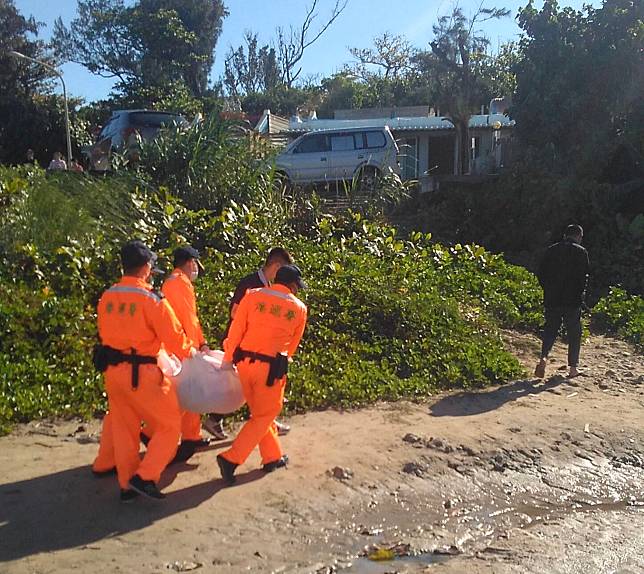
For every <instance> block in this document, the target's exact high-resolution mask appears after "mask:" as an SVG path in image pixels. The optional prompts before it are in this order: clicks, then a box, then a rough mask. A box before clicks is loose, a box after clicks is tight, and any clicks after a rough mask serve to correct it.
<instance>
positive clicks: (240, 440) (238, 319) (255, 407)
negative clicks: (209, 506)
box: [222, 284, 307, 464]
mask: <svg viewBox="0 0 644 574" xmlns="http://www.w3.org/2000/svg"><path fill="white" fill-rule="evenodd" d="M306 316H307V310H306V306H305V305H304V303H302V301H300V300H299V299H298V298H297V297H295V295H293V294H292V293H291V292H290V290H289V288H288V287H286V286H284V285H280V284H275V285H272V286H271V287H263V288H260V289H249V290H248V291H247V292H246V295H245V296H244V298H243V299H242V300H241V303H240V304H239V307H238V308H237V312H236V313H235V318H234V319H233V322H232V324H231V326H230V332H229V334H228V337H227V339H226V340H225V341H224V361H231V360H232V357H233V352H234V351H235V349H236V348H237V347H239V348H241V349H243V350H244V351H253V352H256V353H261V354H264V355H270V356H275V355H277V354H278V353H287V354H288V356H289V357H291V356H293V354H294V353H295V351H296V349H297V346H298V345H299V343H300V339H301V338H302V334H303V333H304V327H305V325H306ZM269 369H270V366H269V364H268V363H263V362H260V361H252V360H251V359H248V358H246V359H244V360H243V361H241V362H239V363H238V364H237V371H238V372H239V378H240V381H241V385H242V389H243V392H244V397H245V398H246V403H247V404H248V408H249V409H250V419H249V420H248V421H247V422H246V423H245V424H244V426H243V427H242V429H241V431H240V432H239V434H238V435H237V437H236V438H235V440H234V441H233V444H232V445H231V447H230V449H228V450H227V451H225V452H223V453H222V456H223V457H224V458H226V459H227V460H228V461H230V462H232V463H235V464H243V463H244V461H245V460H246V459H247V458H248V456H249V455H250V453H251V452H252V451H253V449H254V448H255V447H256V446H257V445H259V452H260V454H261V456H262V462H263V463H264V464H266V463H269V462H274V461H277V460H279V459H280V458H281V456H282V447H281V446H280V442H279V439H278V438H277V430H276V428H275V425H274V422H273V421H274V420H275V418H276V417H277V415H278V414H279V413H280V411H281V410H282V403H283V400H284V387H285V386H286V377H283V378H282V379H280V380H278V381H275V383H274V384H273V386H270V387H269V386H268V385H267V384H266V383H267V380H266V379H267V377H268V371H269Z"/></svg>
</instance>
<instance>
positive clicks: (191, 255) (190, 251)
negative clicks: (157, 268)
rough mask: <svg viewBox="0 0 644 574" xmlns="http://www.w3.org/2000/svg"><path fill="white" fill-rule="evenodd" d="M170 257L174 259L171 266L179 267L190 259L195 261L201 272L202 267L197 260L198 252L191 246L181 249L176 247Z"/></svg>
mask: <svg viewBox="0 0 644 574" xmlns="http://www.w3.org/2000/svg"><path fill="white" fill-rule="evenodd" d="M172 256H173V258H174V262H173V265H174V266H175V267H180V266H181V265H183V264H184V263H185V262H186V261H190V259H195V260H196V261H197V265H198V266H199V269H200V270H201V271H203V265H202V264H201V261H200V260H199V251H197V250H196V249H195V248H194V247H192V246H191V245H184V246H183V247H177V248H176V249H175V250H174V253H173V254H172Z"/></svg>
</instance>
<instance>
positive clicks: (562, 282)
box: [534, 225, 589, 378]
mask: <svg viewBox="0 0 644 574" xmlns="http://www.w3.org/2000/svg"><path fill="white" fill-rule="evenodd" d="M583 236H584V231H583V229H582V228H581V226H580V225H569V226H568V227H567V228H566V233H565V235H564V238H563V240H562V241H560V242H559V243H555V244H554V245H551V246H550V247H549V248H548V250H547V251H546V253H545V255H544V257H543V259H542V261H541V264H540V266H539V270H538V272H537V276H538V278H539V283H540V284H541V287H542V288H543V302H544V307H545V322H546V324H545V326H544V328H543V336H542V346H541V359H540V361H539V363H538V364H537V366H536V368H535V371H534V374H535V376H536V377H539V378H543V377H544V376H545V374H546V362H547V359H548V355H549V354H550V350H551V349H552V346H553V345H554V342H555V339H556V338H557V334H558V333H559V328H560V327H561V324H562V322H563V324H564V325H565V327H566V332H567V334H568V367H569V369H570V371H569V373H568V376H569V377H576V376H577V375H579V371H578V370H577V367H578V364H579V350H580V347H581V307H582V304H583V302H584V296H585V294H586V286H587V284H588V271H589V262H588V253H587V252H586V250H585V249H584V248H583V247H582V246H581V240H582V238H583Z"/></svg>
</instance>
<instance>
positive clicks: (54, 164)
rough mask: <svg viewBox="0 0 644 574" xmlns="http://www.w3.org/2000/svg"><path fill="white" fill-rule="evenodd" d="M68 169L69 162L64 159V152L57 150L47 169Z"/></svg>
mask: <svg viewBox="0 0 644 574" xmlns="http://www.w3.org/2000/svg"><path fill="white" fill-rule="evenodd" d="M66 170H67V164H66V163H65V160H64V159H63V154H62V153H60V152H59V151H55V152H54V157H53V158H52V160H51V161H50V162H49V166H48V167H47V171H66Z"/></svg>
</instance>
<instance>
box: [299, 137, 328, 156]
mask: <svg viewBox="0 0 644 574" xmlns="http://www.w3.org/2000/svg"><path fill="white" fill-rule="evenodd" d="M294 151H295V153H320V152H324V151H329V138H328V137H327V136H326V135H323V134H314V135H311V136H307V137H305V138H304V139H303V140H302V141H301V142H300V144H299V145H298V146H297V147H296V148H295V150H294Z"/></svg>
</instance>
